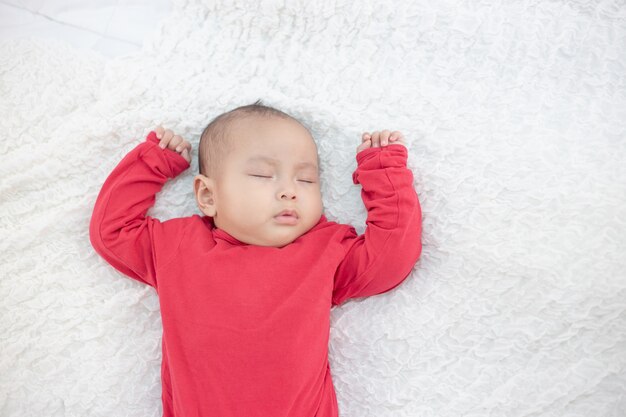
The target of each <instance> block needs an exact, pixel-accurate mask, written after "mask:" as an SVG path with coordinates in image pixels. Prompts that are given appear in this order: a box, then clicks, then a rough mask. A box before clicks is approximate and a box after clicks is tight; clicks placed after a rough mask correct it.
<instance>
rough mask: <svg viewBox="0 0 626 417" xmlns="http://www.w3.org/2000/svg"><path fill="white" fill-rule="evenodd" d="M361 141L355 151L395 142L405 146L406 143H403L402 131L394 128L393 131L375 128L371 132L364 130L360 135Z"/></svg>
mask: <svg viewBox="0 0 626 417" xmlns="http://www.w3.org/2000/svg"><path fill="white" fill-rule="evenodd" d="M361 142H362V143H361V144H360V145H359V146H358V147H357V148H356V153H359V152H361V151H362V150H364V149H369V148H378V147H384V146H387V145H395V144H399V145H403V146H404V147H406V143H404V135H402V132H400V131H398V130H394V131H393V132H390V131H389V130H383V131H381V132H379V131H378V130H377V131H375V132H374V133H372V134H370V133H369V132H364V133H363V135H362V136H361Z"/></svg>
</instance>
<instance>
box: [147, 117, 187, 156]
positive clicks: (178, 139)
mask: <svg viewBox="0 0 626 417" xmlns="http://www.w3.org/2000/svg"><path fill="white" fill-rule="evenodd" d="M154 131H155V132H156V135H157V138H159V139H161V141H160V142H159V146H160V147H161V149H165V148H168V149H170V150H172V151H175V152H178V153H179V154H180V155H181V156H182V157H183V158H185V161H187V162H188V163H191V155H190V154H191V143H189V142H187V141H186V140H185V139H183V138H182V136H180V135H175V134H174V132H172V131H171V130H170V129H167V130H165V129H164V128H163V127H162V126H157V127H156V128H155V129H154Z"/></svg>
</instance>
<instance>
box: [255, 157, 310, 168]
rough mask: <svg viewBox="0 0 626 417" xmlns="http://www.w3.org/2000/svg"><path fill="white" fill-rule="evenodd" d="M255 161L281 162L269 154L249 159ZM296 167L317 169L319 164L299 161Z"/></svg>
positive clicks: (276, 163) (274, 163)
mask: <svg viewBox="0 0 626 417" xmlns="http://www.w3.org/2000/svg"><path fill="white" fill-rule="evenodd" d="M254 161H264V162H267V163H269V164H272V165H278V164H279V162H280V161H278V159H274V158H270V157H269V156H253V157H252V158H250V159H248V162H254ZM296 167H309V168H313V169H315V170H317V165H315V164H314V163H311V162H299V163H297V164H296Z"/></svg>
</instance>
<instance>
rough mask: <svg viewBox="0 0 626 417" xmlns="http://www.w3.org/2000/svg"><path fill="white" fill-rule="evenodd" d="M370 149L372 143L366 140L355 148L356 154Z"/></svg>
mask: <svg viewBox="0 0 626 417" xmlns="http://www.w3.org/2000/svg"><path fill="white" fill-rule="evenodd" d="M371 147H372V141H371V139H366V140H365V141H364V142H363V143H361V144H360V145H359V146H358V147H357V148H356V153H359V152H361V151H362V150H365V149H369V148H371Z"/></svg>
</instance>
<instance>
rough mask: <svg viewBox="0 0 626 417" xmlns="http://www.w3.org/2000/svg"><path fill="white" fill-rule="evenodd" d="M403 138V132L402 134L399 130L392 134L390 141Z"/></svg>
mask: <svg viewBox="0 0 626 417" xmlns="http://www.w3.org/2000/svg"><path fill="white" fill-rule="evenodd" d="M401 137H402V132H400V131H399V130H394V131H393V132H391V135H390V136H389V141H394V140H398V138H401Z"/></svg>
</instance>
